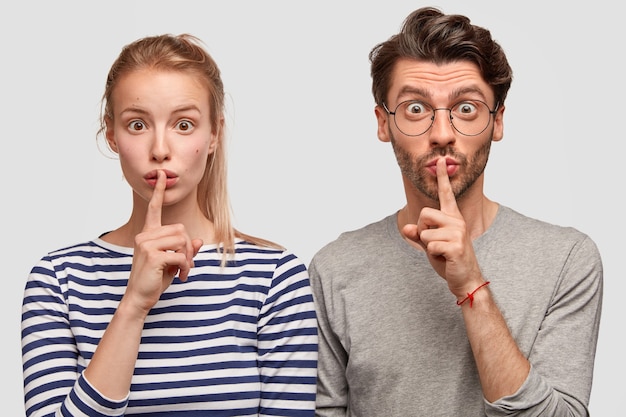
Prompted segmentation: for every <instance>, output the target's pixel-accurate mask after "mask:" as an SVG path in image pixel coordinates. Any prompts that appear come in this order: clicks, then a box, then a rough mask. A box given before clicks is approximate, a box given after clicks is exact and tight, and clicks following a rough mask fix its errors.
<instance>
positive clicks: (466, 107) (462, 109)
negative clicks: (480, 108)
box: [456, 102, 476, 114]
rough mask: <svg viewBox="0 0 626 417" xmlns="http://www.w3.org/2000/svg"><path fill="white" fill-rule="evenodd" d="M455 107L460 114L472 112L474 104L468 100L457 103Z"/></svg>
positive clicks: (474, 107)
mask: <svg viewBox="0 0 626 417" xmlns="http://www.w3.org/2000/svg"><path fill="white" fill-rule="evenodd" d="M456 108H457V111H458V112H459V113H462V114H472V113H474V112H475V111H476V106H475V105H474V104H473V103H470V102H463V103H459V104H458V105H457V106H456Z"/></svg>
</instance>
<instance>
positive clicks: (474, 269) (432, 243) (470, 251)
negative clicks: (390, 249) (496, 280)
mask: <svg viewBox="0 0 626 417" xmlns="http://www.w3.org/2000/svg"><path fill="white" fill-rule="evenodd" d="M437 191H438V195H439V210H437V209H435V208H431V207H425V208H423V209H422V211H421V213H420V216H419V218H418V220H417V224H408V225H406V226H404V228H403V229H402V233H403V234H404V235H405V236H406V237H407V238H408V239H410V240H412V241H414V242H416V243H418V244H419V245H420V246H421V247H422V248H424V250H425V251H426V253H427V255H428V259H429V261H430V263H431V265H432V266H433V268H434V269H435V271H436V272H437V273H438V274H439V275H440V276H441V277H443V278H444V279H445V280H446V281H447V282H448V288H450V291H451V292H452V293H453V294H454V295H456V296H457V298H459V299H462V298H464V297H465V296H466V294H467V293H469V292H470V291H472V290H473V289H474V288H476V287H477V286H478V285H480V284H482V283H483V282H484V279H483V277H482V274H481V272H480V267H479V266H478V261H477V260H476V255H475V254H474V247H473V246H472V240H471V237H470V235H469V232H468V230H467V226H466V223H465V219H464V218H463V215H462V214H461V212H460V210H459V207H458V205H457V203H456V199H455V197H454V193H453V192H452V185H451V184H450V178H449V177H448V171H447V167H446V160H445V158H443V157H442V158H440V159H439V160H438V161H437Z"/></svg>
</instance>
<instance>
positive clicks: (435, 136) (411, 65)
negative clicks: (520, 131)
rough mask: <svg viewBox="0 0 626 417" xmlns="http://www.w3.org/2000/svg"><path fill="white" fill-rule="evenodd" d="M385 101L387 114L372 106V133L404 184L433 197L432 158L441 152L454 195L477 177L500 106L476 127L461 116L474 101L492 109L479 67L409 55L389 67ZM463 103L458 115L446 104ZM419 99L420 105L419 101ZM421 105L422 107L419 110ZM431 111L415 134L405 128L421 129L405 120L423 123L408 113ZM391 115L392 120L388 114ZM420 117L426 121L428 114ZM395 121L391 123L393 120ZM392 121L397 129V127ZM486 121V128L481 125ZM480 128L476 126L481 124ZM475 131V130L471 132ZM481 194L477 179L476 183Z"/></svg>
mask: <svg viewBox="0 0 626 417" xmlns="http://www.w3.org/2000/svg"><path fill="white" fill-rule="evenodd" d="M386 100H388V102H387V101H385V105H386V107H387V109H388V110H389V111H390V112H394V111H395V112H396V115H395V116H394V115H391V114H389V113H387V111H386V110H385V109H384V108H382V107H376V116H377V120H378V137H379V139H380V140H381V141H383V142H391V144H392V146H393V149H394V152H395V155H396V159H397V161H398V165H399V166H400V170H401V172H402V175H403V177H404V180H405V187H406V183H407V182H408V183H410V184H412V186H413V187H414V190H412V191H415V192H417V193H418V194H421V195H423V196H424V197H426V198H428V199H430V200H432V201H437V200H438V196H437V177H436V168H435V165H436V162H437V160H438V159H439V158H441V157H445V158H446V163H447V168H448V175H449V177H450V181H451V183H452V188H453V192H454V195H455V197H456V198H457V199H459V198H460V197H462V196H463V195H465V194H466V192H467V191H468V190H471V189H472V187H473V186H474V185H475V184H476V183H477V180H478V179H482V177H481V176H482V174H483V172H484V169H485V166H486V164H487V159H488V156H489V150H490V147H491V141H498V140H500V139H501V138H502V134H503V127H502V114H503V111H504V107H503V106H501V107H500V108H498V109H497V111H496V112H495V114H494V115H491V114H486V115H485V118H482V119H480V120H484V124H482V123H481V122H480V121H478V122H476V123H478V124H480V126H478V127H477V128H476V129H474V127H473V126H472V123H474V122H473V121H471V119H468V120H470V121H469V122H466V121H462V118H461V116H463V117H464V116H465V113H466V112H467V113H471V112H473V111H475V110H476V109H477V108H478V107H479V106H474V105H472V103H475V104H480V103H481V102H482V103H486V104H487V106H485V107H484V109H483V111H486V112H487V113H488V112H489V110H493V109H494V108H495V102H494V101H495V100H494V96H493V91H492V89H491V88H490V87H489V85H488V84H487V83H486V82H485V81H484V80H483V78H482V76H481V74H480V71H479V70H478V68H477V67H476V65H474V64H473V63H470V62H467V61H458V62H453V63H448V64H444V65H437V64H434V63H431V62H422V61H416V60H411V59H402V60H400V61H398V62H397V63H396V65H395V67H394V71H393V76H392V83H391V88H390V89H389V93H388V95H387V98H386ZM407 101H410V102H415V103H416V104H415V105H411V106H410V107H408V108H407V107H405V106H400V107H398V106H399V105H400V103H403V102H407ZM466 102H467V103H468V105H467V106H466V105H461V106H460V107H456V108H455V109H456V110H455V111H457V110H459V111H460V112H461V113H459V112H457V114H458V117H455V116H454V113H453V114H452V123H455V122H456V123H455V125H454V126H453V125H452V123H451V119H450V116H451V113H450V112H449V111H448V110H447V109H451V108H453V107H454V106H455V105H457V104H458V103H466ZM422 104H423V105H422ZM424 109H426V110H424ZM430 109H436V110H434V114H435V119H434V122H433V123H432V125H431V126H430V128H428V122H426V125H425V126H426V127H425V128H427V130H426V131H425V132H424V133H423V134H421V135H418V136H410V135H407V134H406V133H411V134H413V133H415V132H419V133H421V131H423V130H424V129H416V130H414V131H412V130H411V129H412V125H411V123H415V124H418V123H424V122H417V121H411V120H418V118H413V115H415V114H416V113H419V112H421V111H426V112H428V111H431V110H430ZM394 117H395V118H396V119H394ZM426 120H430V117H428V118H427V119H426ZM396 122H397V123H396ZM398 125H399V126H401V127H402V128H403V131H404V132H405V133H403V131H402V130H400V129H399V128H398ZM485 126H486V127H485ZM455 127H456V128H460V130H462V131H465V132H469V133H471V134H472V136H467V135H463V134H461V133H460V132H459V131H458V130H457V129H455ZM482 128H484V130H482V131H481V129H482ZM476 132H479V133H478V134H476ZM480 184H481V185H480V189H479V190H477V191H480V192H481V193H482V181H481V182H480Z"/></svg>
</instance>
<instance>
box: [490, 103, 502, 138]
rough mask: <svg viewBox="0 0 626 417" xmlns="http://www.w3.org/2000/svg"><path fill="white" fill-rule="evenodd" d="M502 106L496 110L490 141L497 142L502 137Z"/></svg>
mask: <svg viewBox="0 0 626 417" xmlns="http://www.w3.org/2000/svg"><path fill="white" fill-rule="evenodd" d="M504 108H505V107H504V104H503V105H502V106H500V107H499V108H498V110H497V111H496V114H495V115H494V120H493V135H492V138H491V140H492V141H493V142H498V141H499V140H502V138H503V137H504Z"/></svg>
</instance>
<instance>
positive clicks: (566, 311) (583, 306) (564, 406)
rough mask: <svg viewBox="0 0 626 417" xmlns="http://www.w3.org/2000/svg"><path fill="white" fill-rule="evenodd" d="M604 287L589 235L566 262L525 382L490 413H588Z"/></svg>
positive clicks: (491, 416)
mask: <svg viewBox="0 0 626 417" xmlns="http://www.w3.org/2000/svg"><path fill="white" fill-rule="evenodd" d="M602 290H603V268H602V262H601V259H600V254H599V252H598V250H597V247H596V245H595V244H594V243H593V242H592V240H591V239H589V238H588V237H586V236H585V237H584V238H583V239H581V240H580V241H579V242H578V243H577V244H576V245H574V246H573V247H572V249H571V251H570V252H569V254H568V257H567V260H566V262H565V264H564V266H563V269H562V272H561V276H560V277H559V282H558V286H557V288H556V289H555V292H554V294H553V296H552V301H551V304H550V307H549V309H548V311H547V312H546V315H545V318H544V320H543V323H542V325H541V328H540V329H539V332H538V334H537V336H536V340H535V341H534V343H533V346H532V349H531V351H530V354H529V357H528V359H529V361H530V363H531V371H530V373H529V375H528V377H527V379H526V381H525V383H524V384H523V385H522V386H521V387H520V389H519V390H518V391H517V392H516V393H515V394H513V395H511V396H508V397H504V398H501V399H499V400H497V401H495V402H494V403H486V405H485V410H486V414H487V416H489V417H500V416H537V415H549V416H571V417H573V416H581V417H582V416H588V415H589V412H588V409H587V405H588V404H589V397H590V394H591V384H592V378H593V363H594V358H595V352H596V344H597V340H598V330H599V323H600V312H601V306H602Z"/></svg>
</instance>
